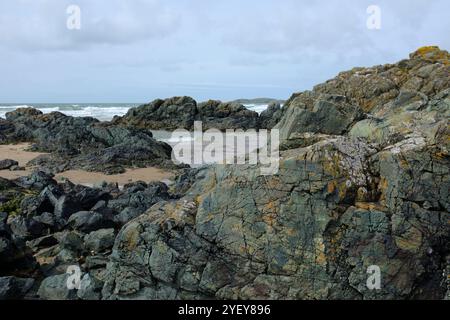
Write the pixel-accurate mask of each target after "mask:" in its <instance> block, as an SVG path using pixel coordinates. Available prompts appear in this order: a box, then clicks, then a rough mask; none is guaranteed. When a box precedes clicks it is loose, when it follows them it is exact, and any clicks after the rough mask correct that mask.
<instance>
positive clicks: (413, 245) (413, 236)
mask: <svg viewBox="0 0 450 320" xmlns="http://www.w3.org/2000/svg"><path fill="white" fill-rule="evenodd" d="M395 243H396V244H397V247H399V248H400V249H402V250H405V251H411V252H417V250H418V249H419V248H420V245H421V244H422V232H420V230H418V229H417V228H414V227H411V228H410V229H409V230H408V231H407V232H405V233H404V234H402V235H401V236H397V237H395Z"/></svg>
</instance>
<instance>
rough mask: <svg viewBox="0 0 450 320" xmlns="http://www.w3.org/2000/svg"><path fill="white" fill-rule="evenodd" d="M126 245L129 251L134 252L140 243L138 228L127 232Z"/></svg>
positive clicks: (125, 236)
mask: <svg viewBox="0 0 450 320" xmlns="http://www.w3.org/2000/svg"><path fill="white" fill-rule="evenodd" d="M123 238H124V239H125V245H126V247H127V249H128V250H129V251H131V250H134V249H135V248H136V247H137V245H138V242H139V230H138V228H132V227H131V228H127V230H125V234H124V237H123Z"/></svg>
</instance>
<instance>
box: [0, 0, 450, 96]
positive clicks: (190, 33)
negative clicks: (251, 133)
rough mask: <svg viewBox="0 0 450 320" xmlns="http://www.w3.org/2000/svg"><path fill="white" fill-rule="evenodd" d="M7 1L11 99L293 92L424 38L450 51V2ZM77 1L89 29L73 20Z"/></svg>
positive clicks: (4, 22)
mask: <svg viewBox="0 0 450 320" xmlns="http://www.w3.org/2000/svg"><path fill="white" fill-rule="evenodd" d="M0 1H1V2H0V102H3V103H5V102H24V103H25V102H35V103H37V102H145V101H150V100H153V99H155V98H164V97H170V96H175V95H190V96H192V97H194V98H196V99H198V100H204V99H208V98H214V99H222V100H229V99H235V98H241V97H242V98H252V97H275V98H284V99H285V98H288V97H289V96H290V95H291V94H292V93H293V92H297V91H302V90H306V89H311V88H312V86H313V85H315V84H317V83H320V82H323V81H325V80H327V79H329V78H332V77H334V76H335V75H336V74H337V73H338V72H340V71H343V70H346V69H350V68H352V67H354V66H372V65H376V64H382V63H388V62H396V61H398V60H401V59H403V58H407V57H408V54H409V53H410V52H412V51H414V50H415V49H417V48H418V47H420V46H423V45H430V44H435V45H439V46H440V47H441V48H444V49H447V50H449V49H450V35H449V31H450V19H449V18H448V15H449V12H450V1H448V0H416V1H412V0H395V1H392V0H388V1H379V0H371V1H366V0H347V1H345V0H344V1H343V0H335V1H333V0H331V1H330V0H326V1H325V0H323V1H313V0H304V1H300V0H254V1H252V0H247V1H243V0H13V1H7V0H0ZM72 4H75V5H78V6H79V8H80V9H81V29H80V30H69V29H68V28H67V19H68V18H69V15H68V14H67V12H66V10H67V7H68V6H69V5H72ZM369 5H378V6H379V7H380V9H381V29H380V30H370V29H368V28H367V26H366V21H367V19H368V17H369V14H368V13H367V12H366V10H367V7H368V6H369Z"/></svg>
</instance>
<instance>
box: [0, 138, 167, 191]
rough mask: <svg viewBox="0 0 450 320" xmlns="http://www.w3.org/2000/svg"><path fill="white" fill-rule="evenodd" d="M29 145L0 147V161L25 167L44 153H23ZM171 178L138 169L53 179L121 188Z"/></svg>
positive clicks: (1, 173)
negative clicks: (7, 160)
mask: <svg viewBox="0 0 450 320" xmlns="http://www.w3.org/2000/svg"><path fill="white" fill-rule="evenodd" d="M29 146H30V145H29V144H27V143H21V144H16V145H0V160H3V159H12V160H16V161H18V162H19V166H22V167H25V166H26V164H27V163H28V162H29V161H31V160H33V159H35V158H36V157H38V156H39V155H42V154H44V153H39V152H28V151H25V149H27V148H28V147H29ZM32 171H33V168H32V167H27V168H26V170H22V171H9V170H0V177H2V178H6V179H11V180H12V179H16V178H19V177H23V176H27V175H29V174H30V173H31V172H32ZM172 178H173V174H172V173H171V172H168V171H164V170H161V169H157V168H139V169H128V170H127V171H126V172H125V173H122V174H117V175H111V176H109V175H105V174H103V173H97V172H88V171H82V170H70V171H66V172H63V173H59V174H57V175H56V177H55V179H56V180H57V181H58V182H61V181H63V180H64V179H68V180H70V181H71V182H73V183H75V184H82V185H86V186H94V185H98V184H101V183H102V182H108V183H109V182H113V183H116V182H117V183H118V184H119V185H120V186H123V185H125V184H127V183H130V182H134V181H144V182H150V181H162V182H165V183H169V181H170V179H172Z"/></svg>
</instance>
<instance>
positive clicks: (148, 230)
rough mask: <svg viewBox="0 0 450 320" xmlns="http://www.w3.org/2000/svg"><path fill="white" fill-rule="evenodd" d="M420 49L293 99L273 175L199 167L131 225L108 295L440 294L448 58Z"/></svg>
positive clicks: (449, 181) (448, 185) (112, 266)
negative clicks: (180, 188)
mask: <svg viewBox="0 0 450 320" xmlns="http://www.w3.org/2000/svg"><path fill="white" fill-rule="evenodd" d="M422 51H424V49H421V50H419V51H418V52H416V53H414V54H412V55H411V58H410V59H409V60H404V61H402V62H400V63H398V64H394V65H385V66H377V67H374V68H367V69H364V68H356V69H354V70H352V71H349V72H344V73H341V74H340V75H339V76H338V77H337V78H335V79H333V80H330V81H328V82H326V83H325V84H322V85H319V86H317V87H316V88H315V89H314V90H313V91H312V92H304V93H300V94H296V95H294V96H293V97H292V98H291V99H290V100H289V101H288V102H287V103H286V105H285V107H283V114H284V116H283V118H282V120H281V121H280V123H279V124H278V125H277V128H279V129H280V130H281V136H282V139H283V142H284V144H283V149H284V151H283V152H282V154H281V161H280V168H279V171H278V173H277V174H275V175H272V176H261V175H260V174H259V170H258V169H259V168H258V166H249V165H247V166H246V165H242V166H212V167H206V168H203V169H201V170H198V171H197V172H196V178H195V179H191V180H193V181H194V182H193V184H191V185H190V187H189V188H188V190H187V192H186V193H185V195H184V196H183V197H182V198H181V199H179V200H176V201H165V202H160V203H158V204H156V205H154V206H153V207H152V208H151V209H150V210H148V212H147V213H146V214H144V215H141V216H140V217H138V218H136V219H135V220H133V221H131V222H129V223H128V224H127V225H125V226H124V227H123V228H122V230H121V231H120V232H119V234H118V236H117V238H116V242H115V245H114V249H113V253H112V255H111V258H110V263H109V264H108V266H107V270H106V280H105V286H104V288H103V291H102V294H103V298H104V299H128V298H147V299H165V298H177V299H193V298H195V299H201V298H213V299H443V298H445V297H446V294H447V282H446V281H447V274H445V272H444V270H445V269H446V268H448V265H447V263H448V259H449V256H450V247H449V243H450V242H449V240H450V224H449V212H450V211H449V205H450V197H449V190H450V175H449V168H450V157H449V154H448V151H449V149H448V146H449V139H450V136H449V127H448V119H449V117H448V115H449V109H450V104H449V103H448V91H449V87H450V86H449V85H450V77H449V68H448V64H447V63H446V61H448V54H447V53H446V52H444V51H440V50H439V49H437V48H430V49H427V50H425V51H427V52H426V54H422ZM441 52H442V53H441ZM436 56H438V57H439V58H436ZM446 59H447V60H446ZM184 187H185V186H184ZM371 270H379V271H380V287H379V288H373V287H371V286H370V283H369V282H370V281H372V280H371V278H370V276H371V272H372V271H371ZM368 283H369V285H368Z"/></svg>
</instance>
